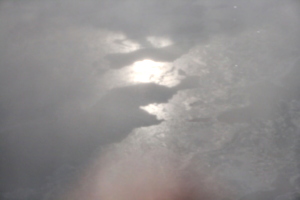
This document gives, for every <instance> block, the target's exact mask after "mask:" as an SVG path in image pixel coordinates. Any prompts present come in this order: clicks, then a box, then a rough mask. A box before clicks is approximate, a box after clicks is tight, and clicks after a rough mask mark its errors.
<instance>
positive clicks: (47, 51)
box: [0, 0, 300, 199]
mask: <svg viewBox="0 0 300 200" xmlns="http://www.w3.org/2000/svg"><path fill="white" fill-rule="evenodd" d="M299 6H300V5H299V2H297V1H292V0H291V1H280V0H252V1H238V0H228V1H224V0H189V1H184V0H172V1H171V0H151V1H142V0H114V1H110V0H101V1H99V0H85V1H81V0H62V1H58V0H54V1H50V0H49V1H48V0H42V1H38V0H23V1H13V0H2V1H0V136H1V138H0V151H1V171H0V176H1V179H0V182H1V185H2V186H1V188H0V189H1V191H0V193H1V192H2V191H3V192H6V193H7V192H11V191H14V190H15V189H16V188H39V187H40V184H41V183H42V182H44V181H45V177H47V176H51V174H53V171H55V170H56V169H57V168H59V166H61V165H63V164H64V163H66V164H74V165H79V164H81V163H84V162H86V160H85V159H86V157H88V155H89V154H90V153H91V152H92V151H93V149H95V148H96V147H97V146H98V145H99V144H101V145H106V144H109V143H112V142H119V141H121V140H122V139H124V138H125V137H126V136H127V135H128V134H129V133H130V132H131V131H132V130H133V129H134V128H138V127H144V126H150V125H154V124H159V123H160V122H161V120H162V119H163V117H161V118H159V119H157V118H156V117H155V116H154V115H150V114H149V113H147V112H145V111H142V110H141V109H140V106H145V105H148V104H150V103H162V102H167V101H168V99H170V98H171V97H172V95H174V94H176V92H177V91H179V90H182V89H185V88H193V87H195V84H197V83H195V82H193V81H190V83H186V82H184V83H182V84H181V85H180V82H181V81H182V80H183V79H185V78H186V77H189V76H191V75H193V73H198V74H197V75H199V76H200V75H201V73H203V74H205V73H206V72H205V70H206V69H205V70H202V68H201V70H202V71H201V70H199V69H198V68H197V70H198V71H197V70H194V71H193V65H192V64H190V63H192V62H194V63H196V59H197V55H198V54H197V52H199V51H201V48H202V47H203V46H204V45H208V46H209V45H211V46H210V47H207V46H206V47H205V48H204V47H203V48H202V49H205V50H207V52H208V54H209V56H210V57H209V58H207V59H208V60H207V61H208V62H210V64H211V65H213V60H214V58H219V57H218V53H219V54H222V53H223V52H222V51H226V49H227V46H228V48H229V47H230V43H235V44H237V45H236V46H234V47H241V48H244V47H245V45H244V44H245V43H247V44H248V43H249V46H251V45H252V46H251V48H252V49H251V50H249V51H252V52H253V53H248V52H247V50H245V49H242V50H243V51H245V52H246V54H247V53H248V54H247V56H248V59H249V60H250V57H251V56H253V57H254V58H255V59H253V60H258V61H257V62H256V61H255V62H254V65H255V66H258V67H257V69H259V70H260V69H265V71H263V70H262V71H259V73H269V72H267V71H268V70H269V71H271V70H270V69H271V68H270V67H269V66H273V65H274V66H275V67H274V69H275V71H276V70H277V71H278V73H279V74H280V73H288V72H289V69H291V68H293V66H294V65H293V64H294V63H295V62H297V59H298V55H299V47H300V46H299V45H300V40H299V37H298V36H299V34H300V24H299V23H300V20H299V19H300V18H299V17H300V16H299V15H300V8H299ZM260 33H261V34H260ZM263 34H265V35H263ZM215 38H217V39H215ZM224 38H226V39H224ZM257 43H263V45H260V44H258V45H257ZM218 45H220V47H219V46H218ZM246 46H247V45H246ZM253 48H257V51H255V49H253ZM264 48H265V49H264ZM221 50H222V51H221ZM231 50H232V51H235V52H234V53H235V54H236V55H237V56H236V58H235V59H236V60H238V57H239V55H240V54H239V50H238V49H231ZM195 52H196V53H195ZM255 52H258V53H255ZM265 52H268V53H266V54H264V53H265ZM227 53H228V52H227ZM262 54H263V55H266V56H265V57H263V58H261V57H260V55H262ZM203 55H204V54H203ZM230 55H231V54H230V52H229V53H228V54H226V55H225V57H226V56H227V57H230ZM241 55H244V54H241ZM204 57H205V56H204ZM222 58H223V57H222ZM144 59H148V61H146V62H144V63H143V62H142V63H141V62H140V63H135V62H137V61H141V60H144ZM209 59H210V60H209ZM149 60H150V61H149ZM275 61H276V62H275ZM197 62H198V64H199V63H200V64H199V65H201V62H200V61H197ZM203 62H204V61H203ZM133 63H135V64H133ZM149 63H150V64H149ZM174 63H175V64H176V63H177V65H175V67H174V65H173V64H174ZM182 63H183V64H182ZM241 63H242V61H241ZM276 63H277V64H278V66H277V65H276ZM147 64H148V65H151V66H156V67H157V68H159V67H160V66H164V68H163V69H161V72H159V73H161V74H164V75H161V74H158V75H157V74H155V73H156V72H155V70H154V71H150V72H149V73H150V74H151V73H153V74H154V75H153V74H151V75H147V74H146V75H144V74H143V73H145V72H144V71H142V72H137V71H136V68H137V67H138V66H139V65H145V66H146V65H147ZM252 64H253V63H252ZM187 65H189V66H188V67H187ZM249 65H251V64H249ZM197 66H198V65H197ZM264 66H265V68H264ZM276 66H277V67H276ZM283 66H284V67H283ZM285 66H286V67H285ZM253 68H255V67H253ZM253 68H251V69H253ZM209 70H210V69H208V71H209ZM212 71H213V70H212ZM249 71H250V72H249V73H253V74H255V73H256V72H254V71H251V70H249ZM277 71H276V72H277ZM215 72H216V73H217V70H215ZM139 73H141V74H142V75H138V76H137V75H136V74H139ZM147 73H148V72H147ZM274 73H275V72H274ZM298 73H299V71H298ZM270 74H272V73H271V72H270ZM156 76H157V77H156ZM203 76H204V75H203ZM153 77H154V78H153ZM274 77H276V78H277V77H280V75H278V74H277V75H276V76H275V75H274V76H273V79H275V78H274ZM291 80H292V81H290V82H291V83H290V85H288V86H289V87H293V88H296V87H297V86H298V79H297V78H291ZM139 83H144V84H145V83H146V85H144V86H140V87H139V88H138V89H137V88H136V87H133V86H134V85H136V84H139ZM147 83H149V84H147ZM125 86H126V87H125ZM173 86H174V87H173ZM124 87H125V89H124ZM144 91H146V92H144ZM147 92H148V93H147ZM259 92H260V91H259ZM261 93H264V91H263V90H262V92H261ZM153 94H155V95H153ZM272 95H273V94H271V96H272ZM116 110H117V111H116ZM99 119H102V121H101V122H99ZM99 135H101V136H99ZM78 148H80V150H78ZM74 152H76V153H74ZM81 154H82V155H81ZM7 174H10V175H9V176H8V175H7ZM2 183H4V184H2ZM8 199H9V198H8Z"/></svg>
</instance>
